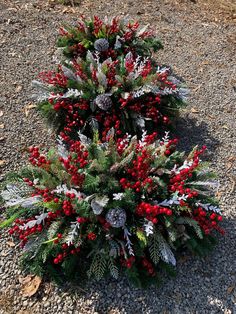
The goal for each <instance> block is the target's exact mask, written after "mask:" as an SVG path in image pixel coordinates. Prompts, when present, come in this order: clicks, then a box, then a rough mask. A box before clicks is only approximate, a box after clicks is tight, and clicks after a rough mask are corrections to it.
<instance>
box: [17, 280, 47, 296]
mask: <svg viewBox="0 0 236 314" xmlns="http://www.w3.org/2000/svg"><path fill="white" fill-rule="evenodd" d="M41 282H42V278H40V277H39V276H31V275H28V276H26V277H25V278H23V280H22V288H21V292H22V295H23V296H24V297H31V296H32V295H34V294H35V293H36V292H37V291H38V289H39V286H40V284H41Z"/></svg>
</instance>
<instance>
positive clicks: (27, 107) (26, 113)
mask: <svg viewBox="0 0 236 314" xmlns="http://www.w3.org/2000/svg"><path fill="white" fill-rule="evenodd" d="M36 107H37V105H35V104H31V103H30V104H28V105H26V106H25V107H24V112H25V116H26V118H27V117H28V116H29V113H30V110H31V109H33V108H36Z"/></svg>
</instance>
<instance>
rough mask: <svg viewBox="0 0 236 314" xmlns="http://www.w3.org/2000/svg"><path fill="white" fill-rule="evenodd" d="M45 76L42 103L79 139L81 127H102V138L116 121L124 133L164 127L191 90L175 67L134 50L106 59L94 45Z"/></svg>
mask: <svg viewBox="0 0 236 314" xmlns="http://www.w3.org/2000/svg"><path fill="white" fill-rule="evenodd" d="M39 77H40V80H41V81H34V85H35V86H36V87H38V91H39V93H38V100H39V104H38V107H39V109H40V111H41V112H42V113H43V115H44V116H46V117H47V118H48V119H49V121H50V122H52V121H53V122H54V125H55V126H56V128H57V130H58V131H60V132H61V136H62V137H63V138H64V139H65V140H69V139H71V138H75V139H76V137H77V130H78V129H79V130H81V132H83V133H84V134H86V135H88V136H90V137H91V136H92V134H93V131H94V130H98V131H99V134H100V136H101V139H102V140H105V138H106V134H107V132H108V131H109V130H110V129H111V128H112V127H113V128H114V129H115V130H116V134H117V135H118V136H120V135H124V134H125V133H126V132H128V133H129V134H137V133H139V134H140V133H141V132H142V130H144V129H145V130H147V131H148V132H149V133H150V132H153V131H154V130H157V129H159V130H160V129H162V128H163V127H164V128H165V127H167V126H168V125H169V124H170V116H173V117H175V116H176V115H177V112H178V109H179V108H180V107H181V106H183V105H184V104H185V99H186V94H187V89H186V87H185V86H184V84H183V83H182V82H181V81H180V79H178V78H176V77H175V76H174V75H173V74H172V72H171V69H170V68H168V67H161V66H157V65H155V66H154V65H152V64H151V61H150V59H148V58H145V59H143V60H142V59H141V58H140V57H139V56H138V57H136V58H135V57H134V56H133V54H132V53H130V52H129V53H128V54H126V55H125V56H121V57H120V58H119V59H117V60H115V61H112V59H111V58H109V59H106V60H105V61H103V62H101V61H100V59H99V57H98V56H96V57H94V56H93V55H92V53H91V52H90V51H89V52H87V55H86V60H84V59H77V60H73V61H67V62H64V64H59V65H58V69H57V71H56V72H54V71H49V72H42V73H40V75H39Z"/></svg>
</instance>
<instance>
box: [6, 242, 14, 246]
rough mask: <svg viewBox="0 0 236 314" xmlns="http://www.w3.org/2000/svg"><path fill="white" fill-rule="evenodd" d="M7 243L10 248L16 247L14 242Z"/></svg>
mask: <svg viewBox="0 0 236 314" xmlns="http://www.w3.org/2000/svg"><path fill="white" fill-rule="evenodd" d="M6 243H7V245H8V246H10V247H14V246H16V245H15V243H14V242H12V241H7V242H6Z"/></svg>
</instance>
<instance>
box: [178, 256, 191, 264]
mask: <svg viewBox="0 0 236 314" xmlns="http://www.w3.org/2000/svg"><path fill="white" fill-rule="evenodd" d="M189 259H190V256H188V255H184V256H182V257H180V258H179V259H178V262H179V263H181V264H183V263H185V262H187V261H188V260H189Z"/></svg>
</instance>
